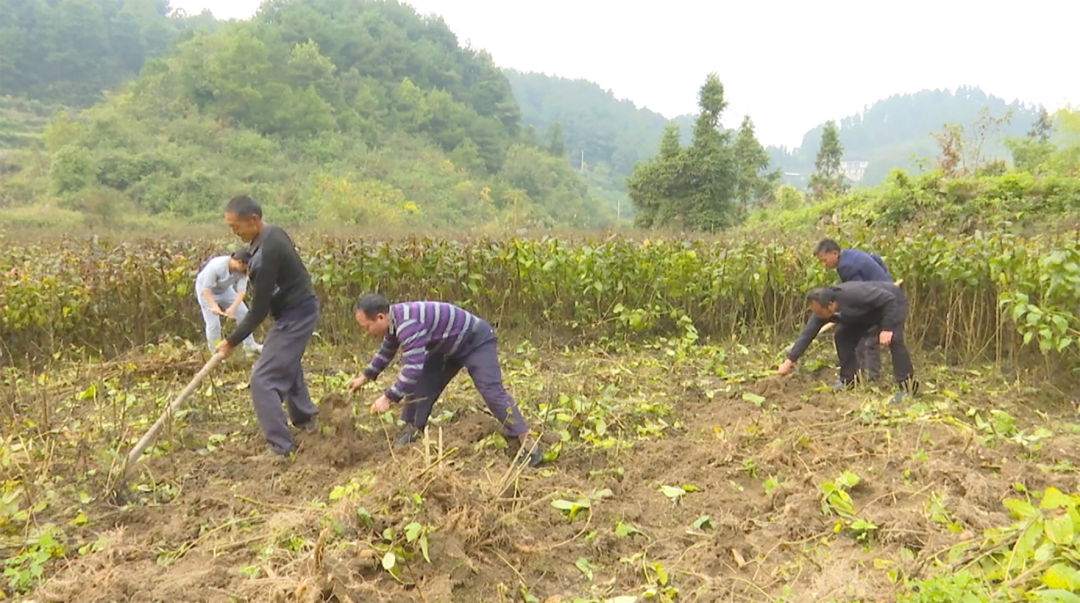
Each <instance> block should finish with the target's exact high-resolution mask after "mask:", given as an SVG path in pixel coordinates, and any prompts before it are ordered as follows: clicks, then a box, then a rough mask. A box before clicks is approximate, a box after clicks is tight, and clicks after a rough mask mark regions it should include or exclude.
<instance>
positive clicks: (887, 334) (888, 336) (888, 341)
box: [878, 331, 892, 347]
mask: <svg viewBox="0 0 1080 603" xmlns="http://www.w3.org/2000/svg"><path fill="white" fill-rule="evenodd" d="M878 342H880V343H881V345H883V346H885V347H889V346H890V345H892V331H882V332H881V334H880V335H878Z"/></svg>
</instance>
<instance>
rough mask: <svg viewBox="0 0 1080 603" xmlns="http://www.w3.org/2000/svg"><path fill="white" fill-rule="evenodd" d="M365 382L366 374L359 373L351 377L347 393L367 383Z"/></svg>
mask: <svg viewBox="0 0 1080 603" xmlns="http://www.w3.org/2000/svg"><path fill="white" fill-rule="evenodd" d="M367 382H368V378H367V375H360V376H359V377H357V378H356V379H353V380H352V381H349V393H350V394H351V393H353V392H355V391H356V390H358V389H360V388H361V387H364V385H365V384H367Z"/></svg>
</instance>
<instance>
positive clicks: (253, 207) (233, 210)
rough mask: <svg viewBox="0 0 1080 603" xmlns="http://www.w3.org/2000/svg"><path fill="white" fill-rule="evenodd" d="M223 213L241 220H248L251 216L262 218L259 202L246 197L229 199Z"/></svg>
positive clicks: (240, 196)
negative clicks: (234, 215) (238, 217)
mask: <svg viewBox="0 0 1080 603" xmlns="http://www.w3.org/2000/svg"><path fill="white" fill-rule="evenodd" d="M225 213H228V214H236V215H238V216H240V217H241V218H250V217H251V216H259V217H260V218H262V215H263V213H262V206H261V205H259V202H258V201H256V200H254V199H252V198H251V197H249V196H247V195H239V196H236V197H233V198H232V199H229V202H228V203H227V204H226V205H225Z"/></svg>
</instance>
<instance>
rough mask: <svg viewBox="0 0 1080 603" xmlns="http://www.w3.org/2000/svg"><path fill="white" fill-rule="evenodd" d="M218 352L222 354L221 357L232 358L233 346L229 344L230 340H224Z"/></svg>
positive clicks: (218, 347) (218, 346)
mask: <svg viewBox="0 0 1080 603" xmlns="http://www.w3.org/2000/svg"><path fill="white" fill-rule="evenodd" d="M217 351H218V352H221V355H222V356H224V357H225V358H228V357H229V356H232V353H233V346H232V344H231V343H229V340H228V339H223V340H222V341H221V343H219V344H217Z"/></svg>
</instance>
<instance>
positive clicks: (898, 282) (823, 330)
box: [817, 279, 904, 335]
mask: <svg viewBox="0 0 1080 603" xmlns="http://www.w3.org/2000/svg"><path fill="white" fill-rule="evenodd" d="M894 284H895V285H896V286H897V287H899V286H900V285H903V284H904V279H900V280H898V281H896V282H895V283H894ZM835 326H836V323H835V322H828V323H825V326H824V327H821V330H820V331H818V332H817V334H818V335H821V334H822V333H824V332H825V331H828V330H829V329H831V328H833V327H835Z"/></svg>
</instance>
